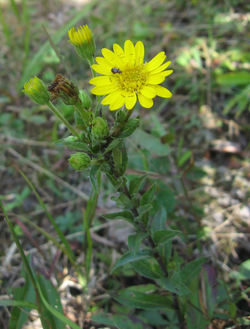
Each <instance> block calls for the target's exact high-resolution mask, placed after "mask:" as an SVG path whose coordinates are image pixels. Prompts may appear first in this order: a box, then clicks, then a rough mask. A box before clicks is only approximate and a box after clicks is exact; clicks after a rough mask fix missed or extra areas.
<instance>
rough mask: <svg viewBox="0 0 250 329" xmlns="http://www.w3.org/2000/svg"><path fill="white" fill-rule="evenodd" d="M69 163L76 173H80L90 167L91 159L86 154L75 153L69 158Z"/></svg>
mask: <svg viewBox="0 0 250 329" xmlns="http://www.w3.org/2000/svg"><path fill="white" fill-rule="evenodd" d="M69 162H70V165H71V167H72V168H74V169H75V170H76V171H82V170H85V169H87V168H88V167H89V166H90V163H91V158H90V157H89V156H88V154H86V153H81V152H76V153H75V154H72V155H71V156H70V159H69Z"/></svg>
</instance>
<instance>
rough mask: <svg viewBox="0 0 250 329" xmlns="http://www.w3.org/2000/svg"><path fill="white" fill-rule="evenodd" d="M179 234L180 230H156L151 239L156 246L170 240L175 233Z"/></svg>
mask: <svg viewBox="0 0 250 329" xmlns="http://www.w3.org/2000/svg"><path fill="white" fill-rule="evenodd" d="M178 234H181V231H175V230H164V231H156V232H155V233H154V235H153V240H154V242H155V244H156V245H157V246H159V245H161V244H165V243H167V242H169V241H170V240H172V239H173V238H174V237H175V236H176V235H178Z"/></svg>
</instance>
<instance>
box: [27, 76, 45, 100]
mask: <svg viewBox="0 0 250 329" xmlns="http://www.w3.org/2000/svg"><path fill="white" fill-rule="evenodd" d="M22 92H23V93H24V94H25V95H27V96H28V97H29V98H30V99H31V100H32V101H33V102H34V103H36V104H38V105H44V104H47V103H48V102H49V101H50V93H49V92H48V90H47V88H46V86H45V84H44V83H43V81H42V80H41V79H39V78H37V77H34V78H31V79H30V81H29V82H26V83H25V84H24V89H23V90H22Z"/></svg>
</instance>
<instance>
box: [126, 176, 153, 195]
mask: <svg viewBox="0 0 250 329" xmlns="http://www.w3.org/2000/svg"><path fill="white" fill-rule="evenodd" d="M148 175H149V174H145V175H142V176H141V177H135V178H133V179H131V181H130V183H129V193H130V195H131V196H134V195H136V194H137V192H138V191H139V188H140V186H141V184H142V183H143V181H144V180H145V179H146V178H147V177H148Z"/></svg>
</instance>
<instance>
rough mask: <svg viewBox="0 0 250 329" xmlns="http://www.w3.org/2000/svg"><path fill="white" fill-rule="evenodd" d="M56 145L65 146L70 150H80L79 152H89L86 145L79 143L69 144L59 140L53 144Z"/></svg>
mask: <svg viewBox="0 0 250 329" xmlns="http://www.w3.org/2000/svg"><path fill="white" fill-rule="evenodd" d="M54 143H55V144H56V145H64V146H67V147H68V148H69V149H70V150H80V151H86V152H91V151H90V148H89V147H88V145H87V144H86V143H84V142H81V141H76V142H69V141H66V140H64V139H59V140H58V141H56V142H54Z"/></svg>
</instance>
